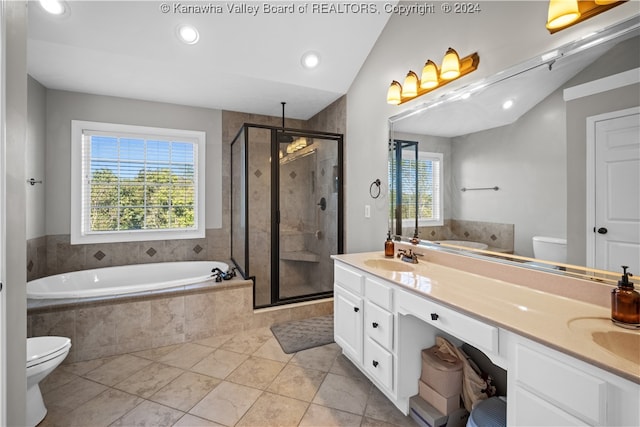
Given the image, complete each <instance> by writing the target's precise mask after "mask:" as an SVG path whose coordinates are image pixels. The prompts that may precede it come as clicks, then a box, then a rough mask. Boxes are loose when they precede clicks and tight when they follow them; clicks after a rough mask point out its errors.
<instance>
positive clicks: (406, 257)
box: [397, 249, 424, 264]
mask: <svg viewBox="0 0 640 427" xmlns="http://www.w3.org/2000/svg"><path fill="white" fill-rule="evenodd" d="M423 255H424V254H420V253H417V252H413V251H412V250H411V249H398V255H397V256H398V258H400V260H402V261H404V262H408V263H411V264H417V263H418V257H419V256H423Z"/></svg>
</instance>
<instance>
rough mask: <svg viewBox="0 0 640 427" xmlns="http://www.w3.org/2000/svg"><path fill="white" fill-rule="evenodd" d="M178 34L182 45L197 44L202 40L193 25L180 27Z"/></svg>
mask: <svg viewBox="0 0 640 427" xmlns="http://www.w3.org/2000/svg"><path fill="white" fill-rule="evenodd" d="M176 33H177V35H178V38H179V39H180V41H181V42H182V43H186V44H196V43H198V40H199V39H200V34H199V33H198V30H196V28H195V27H192V26H191V25H179V26H178V29H177V31H176Z"/></svg>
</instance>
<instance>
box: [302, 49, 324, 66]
mask: <svg viewBox="0 0 640 427" xmlns="http://www.w3.org/2000/svg"><path fill="white" fill-rule="evenodd" d="M300 62H301V63H302V66H303V67H304V68H307V69H312V68H316V67H317V66H318V64H320V55H318V54H317V53H316V52H307V53H305V54H304V55H302V59H301V60H300Z"/></svg>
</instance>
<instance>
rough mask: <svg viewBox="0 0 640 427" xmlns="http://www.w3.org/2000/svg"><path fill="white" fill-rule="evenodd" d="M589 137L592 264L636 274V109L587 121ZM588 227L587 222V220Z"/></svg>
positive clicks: (639, 154)
mask: <svg viewBox="0 0 640 427" xmlns="http://www.w3.org/2000/svg"><path fill="white" fill-rule="evenodd" d="M588 123H589V125H588V126H589V128H591V129H590V130H589V128H588V132H591V134H592V135H593V150H594V164H593V168H594V175H593V178H592V179H593V188H594V190H595V191H594V195H593V199H592V200H593V202H594V206H593V209H594V212H595V215H594V217H593V218H594V220H593V223H592V225H593V228H592V229H591V230H589V232H590V233H591V235H592V236H593V237H592V239H591V240H592V242H593V251H592V253H593V255H592V261H593V264H592V265H593V266H594V267H595V268H597V269H602V270H609V271H621V268H620V266H622V265H627V266H629V270H630V271H631V272H632V273H633V274H634V275H637V276H640V108H632V109H628V110H623V111H618V112H614V113H609V114H603V115H600V116H596V117H591V118H589V119H588ZM589 225H590V226H591V224H589Z"/></svg>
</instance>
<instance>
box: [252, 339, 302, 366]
mask: <svg viewBox="0 0 640 427" xmlns="http://www.w3.org/2000/svg"><path fill="white" fill-rule="evenodd" d="M253 356H257V357H262V358H263V359H271V360H275V361H277V362H282V363H287V362H288V361H289V360H291V358H292V357H293V356H294V355H293V354H287V353H285V352H284V351H282V347H281V346H280V343H279V342H278V340H277V339H275V338H269V340H268V341H267V342H265V343H264V344H262V346H261V347H260V348H259V349H257V350H256V351H255V352H254V353H253Z"/></svg>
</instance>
